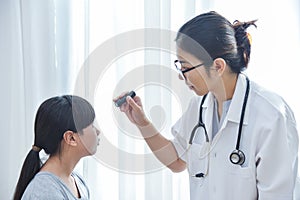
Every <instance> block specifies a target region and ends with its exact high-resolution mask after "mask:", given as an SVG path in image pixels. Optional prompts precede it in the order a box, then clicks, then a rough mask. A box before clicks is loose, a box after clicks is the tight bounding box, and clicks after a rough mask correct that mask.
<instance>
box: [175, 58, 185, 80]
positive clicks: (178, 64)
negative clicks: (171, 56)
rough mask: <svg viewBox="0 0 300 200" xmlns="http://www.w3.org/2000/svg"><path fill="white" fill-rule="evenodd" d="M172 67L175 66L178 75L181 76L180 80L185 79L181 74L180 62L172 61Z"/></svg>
mask: <svg viewBox="0 0 300 200" xmlns="http://www.w3.org/2000/svg"><path fill="white" fill-rule="evenodd" d="M174 65H175V67H176V69H177V71H178V73H179V75H180V76H181V78H182V79H185V77H184V75H183V73H182V65H181V63H180V61H179V60H175V61H174Z"/></svg>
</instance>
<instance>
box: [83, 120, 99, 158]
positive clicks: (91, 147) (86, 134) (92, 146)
mask: <svg viewBox="0 0 300 200" xmlns="http://www.w3.org/2000/svg"><path fill="white" fill-rule="evenodd" d="M99 134H100V131H99V130H98V129H97V128H96V127H95V126H94V125H93V124H90V125H89V126H87V127H86V128H84V129H83V130H82V134H79V135H80V141H81V143H82V144H83V146H84V147H85V149H86V150H87V151H88V153H89V155H93V154H95V153H96V151H97V146H98V145H99V138H98V136H99Z"/></svg>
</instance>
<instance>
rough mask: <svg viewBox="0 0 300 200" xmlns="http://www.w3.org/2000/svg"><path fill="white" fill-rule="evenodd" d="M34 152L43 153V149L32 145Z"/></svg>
mask: <svg viewBox="0 0 300 200" xmlns="http://www.w3.org/2000/svg"><path fill="white" fill-rule="evenodd" d="M32 150H33V151H35V152H40V151H41V148H40V147H37V146H35V145H32Z"/></svg>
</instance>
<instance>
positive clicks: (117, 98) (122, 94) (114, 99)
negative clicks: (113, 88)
mask: <svg viewBox="0 0 300 200" xmlns="http://www.w3.org/2000/svg"><path fill="white" fill-rule="evenodd" d="M126 94H128V91H125V92H122V93H121V94H120V95H119V96H117V97H115V98H113V101H114V102H116V101H117V100H119V99H121V98H122V97H123V96H125V95H126Z"/></svg>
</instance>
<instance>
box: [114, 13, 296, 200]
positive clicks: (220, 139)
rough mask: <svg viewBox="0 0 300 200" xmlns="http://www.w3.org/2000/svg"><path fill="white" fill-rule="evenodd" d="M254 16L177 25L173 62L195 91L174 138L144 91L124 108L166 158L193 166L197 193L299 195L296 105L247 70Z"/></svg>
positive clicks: (222, 197)
mask: <svg viewBox="0 0 300 200" xmlns="http://www.w3.org/2000/svg"><path fill="white" fill-rule="evenodd" d="M254 23H255V21H250V22H238V21H236V22H235V23H233V24H231V23H230V22H229V21H228V20H226V19H225V18H224V17H223V16H221V15H219V14H218V13H216V12H208V13H204V14H201V15H199V16H196V17H195V18H193V19H191V20H190V21H188V22H187V23H186V24H184V25H183V26H182V27H181V28H180V29H179V32H178V34H177V38H176V45H177V57H178V59H177V60H176V61H175V66H176V68H177V69H178V70H179V74H180V76H179V78H180V79H181V80H184V81H185V84H186V85H187V86H188V87H189V89H191V90H193V91H194V92H195V93H196V94H197V96H196V97H195V98H192V99H191V101H190V103H189V107H188V109H187V110H186V111H185V113H184V114H183V115H182V116H181V118H180V119H179V120H178V121H177V122H176V123H175V125H174V126H173V127H172V134H173V135H174V139H173V140H171V141H170V140H167V139H166V138H164V137H163V136H162V135H161V134H160V133H159V132H158V131H157V130H156V129H155V127H154V126H153V125H152V124H151V122H150V121H149V120H148V119H147V117H146V116H145V113H144V111H143V107H142V103H141V99H140V98H139V97H138V96H135V97H134V98H131V97H127V98H126V100H127V103H125V104H123V105H122V106H121V108H120V109H121V111H122V112H125V113H126V115H127V117H128V118H129V120H130V121H131V122H132V123H134V124H135V125H136V126H137V127H138V128H139V129H140V131H141V134H142V135H143V137H144V138H145V140H146V142H147V144H148V145H149V147H150V148H151V150H152V151H153V152H154V153H155V155H156V156H157V158H158V159H159V160H160V161H161V162H162V163H163V164H164V165H166V166H167V167H168V168H170V169H171V170H172V171H173V172H181V171H183V170H185V169H186V168H187V170H188V172H189V175H190V197H191V199H192V200H196V199H203V200H208V199H214V200H227V199H228V200H241V199H242V200H254V199H259V200H267V199H272V200H277V199H278V200H279V199H280V200H292V199H293V189H294V185H295V178H296V176H297V168H298V167H297V154H298V133H297V130H296V122H295V119H294V116H293V112H292V110H291V109H290V107H289V106H288V105H287V104H286V102H285V101H284V100H283V99H282V98H281V97H280V96H278V95H277V94H275V93H273V92H270V91H268V90H266V89H263V88H262V87H261V86H259V85H257V84H256V83H254V82H252V81H251V80H249V78H247V76H246V75H244V74H242V73H241V72H242V71H243V70H244V69H245V68H247V65H248V62H249V58H250V49H251V38H250V35H249V34H248V33H247V32H246V29H247V28H248V27H249V26H251V25H254V26H255V24H254ZM195 44H196V45H195ZM197 45H198V46H197ZM122 96H123V95H121V96H119V97H118V98H116V99H114V101H116V100H117V99H119V98H121V97H122Z"/></svg>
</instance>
